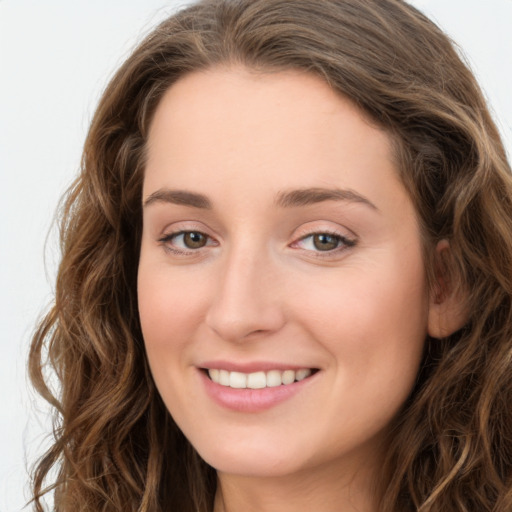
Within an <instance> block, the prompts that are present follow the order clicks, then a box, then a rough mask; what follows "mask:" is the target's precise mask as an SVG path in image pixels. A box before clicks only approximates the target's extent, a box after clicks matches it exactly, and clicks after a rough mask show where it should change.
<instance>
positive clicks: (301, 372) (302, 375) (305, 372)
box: [295, 369, 311, 380]
mask: <svg viewBox="0 0 512 512" xmlns="http://www.w3.org/2000/svg"><path fill="white" fill-rule="evenodd" d="M310 375H311V370H309V369H303V370H297V372H295V379H296V380H304V379H305V378H306V377H309V376H310Z"/></svg>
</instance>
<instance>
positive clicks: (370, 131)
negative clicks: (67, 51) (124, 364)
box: [138, 68, 429, 476]
mask: <svg viewBox="0 0 512 512" xmlns="http://www.w3.org/2000/svg"><path fill="white" fill-rule="evenodd" d="M143 201H144V229H143V237H142V249H141V256H140V267H139V276H138V294H139V308H140V318H141V322H142V330H143V335H144V340H145V344H146V350H147V354H148V358H149V363H150V366H151V370H152V373H153V376H154V380H155V382H156V385H157V387H158V389H159V392H160V393H161V395H162V398H163V400H164V402H165V404H166V406H167V408H168V409H169V411H170V413H171V414H172V416H173V417H174V419H175V421H176V422H177V424H178V425H179V426H180V428H181V429H182V431H183V432H184V434H185V435H186V436H187V437H188V439H189V440H190V441H191V443H192V444H193V445H194V446H195V447H196V449H197V450H198V452H199V453H200V455H201V456H202V457H203V458H204V459H205V460H206V461H207V462H208V463H210V464H211V465H212V466H214V467H215V468H217V469H218V470H219V471H221V472H223V473H230V474H239V475H251V476H258V475H260V476H277V475H291V474H294V473H298V472H301V471H304V470H309V471H316V470H319V469H321V468H327V467H331V468H332V467H339V468H343V467H354V468H355V467H357V466H362V465H364V464H369V465H371V464H375V463H376V461H377V458H378V456H379V453H380V450H381V449H382V440H383V439H384V436H385V435H386V429H387V427H388V426H389V424H390V421H391V420H392V418H393V417H394V416H395V415H396V414H397V411H398V410H399V409H400V407H401V406H402V405H403V403H404V401H405V400H406V398H407V396H408V395H409V393H410V391H411V388H412V386H413V384H414V381H415V378H416V375H417V372H418V367H419V364H420V359H421V354H422V349H423V345H424V340H425V337H426V330H427V313H428V309H429V304H428V293H427V287H426V279H425V272H424V267H423V261H422V250H421V243H420V235H419V228H418V222H417V218H416V214H415V211H414V208H413V205H412V203H411V200H410V198H409V197H408V194H407V192H406V190H405V189H404V187H403V185H402V184H401V182H400V180H399V178H398V172H397V168H396V165H395V163H394V161H393V156H392V151H391V143H390V139H389V137H388V136H387V135H386V133H384V132H383V131H381V130H380V129H378V128H376V127H375V126H373V125H372V124H371V123H369V122H368V121H367V120H366V119H365V118H364V117H363V116H362V115H361V113H360V112H359V111H358V109H357V108H356V107H355V106H354V105H353V104H352V103H350V102H349V101H348V100H346V99H344V98H343V97H340V96H339V95H337V94H335V93H334V92H333V91H332V90H331V89H330V88H329V87H328V86H327V85H326V84H325V83H323V82H322V81H321V80H320V79H318V78H316V77H313V76H310V75H307V74H303V73H300V72H282V73H274V74H256V73H253V72H250V71H247V70H244V69H241V68H240V69H238V68H234V69H213V70H210V71H207V72H201V73H199V72H198V73H193V74H190V75H188V76H186V77H184V78H183V79H181V81H179V82H178V83H176V84H175V85H173V86H172V87H171V88H170V89H169V91H168V92H167V93H166V95H165V96H164V98H163V100H162V102H161V104H160V105H159V107H158V109H157V111H156V115H155V118H154V120H153V123H152V126H151V130H150V135H149V144H148V160H147V167H146V174H145V180H144V189H143Z"/></svg>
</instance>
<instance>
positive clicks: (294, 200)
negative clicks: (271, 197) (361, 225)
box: [276, 187, 379, 211]
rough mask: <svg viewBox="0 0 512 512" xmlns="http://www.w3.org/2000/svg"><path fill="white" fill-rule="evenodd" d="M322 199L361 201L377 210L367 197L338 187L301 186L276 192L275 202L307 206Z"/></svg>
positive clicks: (282, 204) (280, 204)
mask: <svg viewBox="0 0 512 512" xmlns="http://www.w3.org/2000/svg"><path fill="white" fill-rule="evenodd" d="M324 201H349V202H353V203H362V204H365V205H367V206H369V207H370V208H372V209H373V210H377V211H378V210H379V209H378V208H377V207H376V206H375V205H374V204H373V203H372V202H371V201H370V200H369V199H367V198H366V197H364V196H362V195H361V194H358V193H357V192H354V191H353V190H349V189H339V188H319V187H313V188H303V189H297V190H290V191H286V192H281V193H280V194H278V196H277V199H276V204H277V205H278V206H281V207H283V208H290V207H294V206H308V205H312V204H317V203H322V202H324Z"/></svg>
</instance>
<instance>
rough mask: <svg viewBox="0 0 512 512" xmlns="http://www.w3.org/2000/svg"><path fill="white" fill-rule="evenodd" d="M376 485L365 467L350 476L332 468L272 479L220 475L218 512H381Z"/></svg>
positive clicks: (337, 468) (216, 501)
mask: <svg viewBox="0 0 512 512" xmlns="http://www.w3.org/2000/svg"><path fill="white" fill-rule="evenodd" d="M374 467H375V466H374ZM374 481H375V479H374V475H372V474H371V472H370V471H368V469H367V468H364V467H363V468H359V470H358V471H357V472H353V471H352V472H350V473H348V472H343V471H340V468H339V466H337V467H332V466H329V467H322V468H318V469H316V470H314V471H310V470H309V471H307V473H306V472H302V473H301V472H299V473H296V474H293V475H287V476H269V477H252V476H240V475H230V474H226V473H220V472H219V473H218V487H217V494H216V496H215V506H214V512H237V511H240V510H243V511H244V512H292V511H293V512H296V511H297V510H321V511H322V512H340V511H343V512H377V511H378V505H377V492H376V486H375V485H374V484H373V483H374Z"/></svg>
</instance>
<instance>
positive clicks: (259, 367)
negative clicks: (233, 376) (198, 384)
mask: <svg viewBox="0 0 512 512" xmlns="http://www.w3.org/2000/svg"><path fill="white" fill-rule="evenodd" d="M198 368H201V369H204V370H213V369H217V370H227V371H229V372H240V373H255V372H268V371H270V370H279V371H284V370H301V369H303V368H310V369H316V368H315V367H314V366H311V365H309V364H305V365H301V364H291V363H278V362H272V361H253V362H247V363H241V362H234V361H220V360H219V361H204V362H202V363H201V364H199V365H198Z"/></svg>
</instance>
